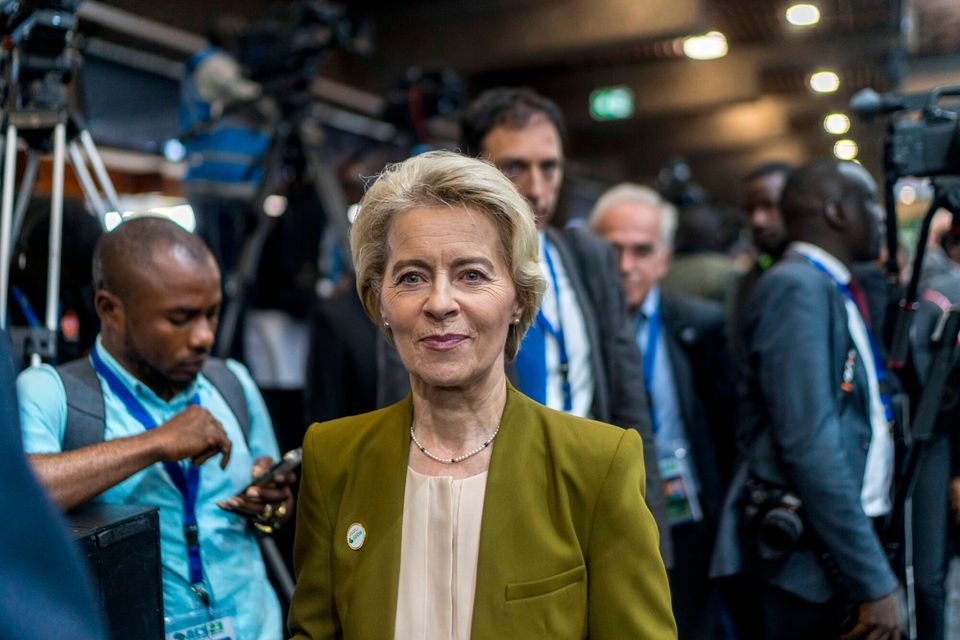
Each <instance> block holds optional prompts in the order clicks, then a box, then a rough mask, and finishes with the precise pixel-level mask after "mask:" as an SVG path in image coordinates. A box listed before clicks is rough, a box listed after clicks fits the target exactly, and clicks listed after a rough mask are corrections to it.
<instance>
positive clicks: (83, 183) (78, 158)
mask: <svg viewBox="0 0 960 640" xmlns="http://www.w3.org/2000/svg"><path fill="white" fill-rule="evenodd" d="M69 150H70V164H71V165H73V173H74V174H75V175H76V176H77V180H78V181H79V182H80V187H81V188H82V189H83V195H84V196H86V198H87V201H88V202H90V206H91V207H93V210H94V211H95V212H96V214H97V217H98V218H99V219H100V225H101V226H103V219H104V217H105V216H106V215H107V211H109V209H107V204H106V203H105V202H104V201H103V198H101V197H100V192H99V191H97V185H96V184H95V183H94V182H93V176H91V175H90V172H89V171H88V170H87V163H86V162H84V160H83V154H82V153H81V152H80V145H78V144H77V142H76V141H73V142H71V143H70V146H69ZM117 213H119V211H118V212H117Z"/></svg>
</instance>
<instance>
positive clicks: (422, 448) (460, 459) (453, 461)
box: [410, 422, 500, 464]
mask: <svg viewBox="0 0 960 640" xmlns="http://www.w3.org/2000/svg"><path fill="white" fill-rule="evenodd" d="M498 433H500V425H499V424H498V425H497V428H496V429H494V430H493V433H491V434H490V437H488V438H487V439H486V440H484V441H483V444H481V445H480V446H479V447H477V448H476V449H474V450H473V451H468V452H467V453H464V454H463V455H459V456H454V457H453V458H441V457H440V456H437V455H434V454H432V453H430V452H429V451H427V448H426V447H425V446H423V444H422V443H421V442H420V441H419V440H417V434H416V433H414V431H413V423H412V422H411V423H410V438H411V439H412V440H413V443H414V444H415V445H417V449H420V452H421V453H423V455H425V456H427V457H428V458H430V459H431V460H436V461H437V462H440V463H442V464H456V463H457V462H463V461H464V460H466V459H467V458H470V457H472V456H475V455H477V454H478V453H480V452H481V451H483V450H484V449H486V448H487V447H489V446H490V443H491V442H493V439H494V438H496V437H497V434H498Z"/></svg>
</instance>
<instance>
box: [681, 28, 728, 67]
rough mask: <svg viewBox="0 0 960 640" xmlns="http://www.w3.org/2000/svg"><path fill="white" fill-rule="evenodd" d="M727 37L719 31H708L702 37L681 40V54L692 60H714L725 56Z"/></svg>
mask: <svg viewBox="0 0 960 640" xmlns="http://www.w3.org/2000/svg"><path fill="white" fill-rule="evenodd" d="M727 50H728V47H727V37H726V36H724V35H723V34H722V33H720V32H719V31H709V32H707V33H705V34H703V35H702V36H690V37H688V38H684V40H683V54H684V55H685V56H687V57H688V58H692V59H694V60H715V59H717V58H722V57H723V56H725V55H727Z"/></svg>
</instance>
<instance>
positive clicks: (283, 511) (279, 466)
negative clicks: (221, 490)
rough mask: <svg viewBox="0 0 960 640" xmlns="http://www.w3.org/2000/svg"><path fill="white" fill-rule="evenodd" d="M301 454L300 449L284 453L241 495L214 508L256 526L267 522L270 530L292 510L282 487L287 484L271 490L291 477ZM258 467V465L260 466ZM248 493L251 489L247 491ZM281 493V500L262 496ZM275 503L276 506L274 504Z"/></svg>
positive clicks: (290, 502)
mask: <svg viewBox="0 0 960 640" xmlns="http://www.w3.org/2000/svg"><path fill="white" fill-rule="evenodd" d="M301 459H302V450H301V449H300V448H297V449H293V450H291V451H288V452H287V453H285V454H284V455H283V458H281V459H280V461H279V462H277V463H275V464H273V466H271V467H270V468H269V469H267V470H266V471H265V472H263V473H261V474H259V475H258V476H256V477H255V478H254V479H253V481H252V482H251V483H250V484H248V485H247V486H246V487H244V488H243V490H242V491H240V492H239V493H237V494H236V495H234V496H232V497H231V498H229V499H228V500H226V501H224V502H220V503H218V506H219V507H220V508H221V509H223V510H224V511H229V512H231V513H236V514H238V515H241V516H243V517H245V518H250V519H251V520H254V521H257V522H268V521H269V522H270V524H271V525H273V526H274V527H275V526H276V525H277V524H278V523H279V522H282V521H283V520H285V519H286V516H287V515H288V513H289V510H290V509H292V505H293V495H292V493H291V492H290V487H289V486H288V485H287V484H286V483H287V482H289V480H285V481H284V480H281V482H282V483H283V485H282V486H281V487H271V486H270V485H272V484H273V483H275V482H276V481H277V480H278V479H282V478H283V476H286V475H287V474H289V473H291V472H292V471H293V470H294V469H296V468H297V467H299V466H300V461H301ZM259 464H261V465H262V462H260V463H259ZM251 489H255V490H254V491H251ZM275 493H281V494H283V495H282V496H271V497H266V496H265V495H264V494H275ZM274 502H276V503H277V504H278V505H279V506H276V505H275V504H274Z"/></svg>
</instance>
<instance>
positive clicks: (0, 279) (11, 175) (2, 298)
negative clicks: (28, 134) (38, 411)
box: [0, 124, 17, 329]
mask: <svg viewBox="0 0 960 640" xmlns="http://www.w3.org/2000/svg"><path fill="white" fill-rule="evenodd" d="M4 142H5V143H6V144H5V148H4V155H3V196H2V198H3V200H2V205H0V328H2V329H6V328H7V299H8V297H9V293H10V253H11V246H12V242H11V240H12V239H11V238H10V231H11V226H12V223H13V191H14V181H15V180H16V178H17V128H16V127H15V126H13V125H12V124H11V125H9V126H8V127H7V136H6V139H5V140H4Z"/></svg>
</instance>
